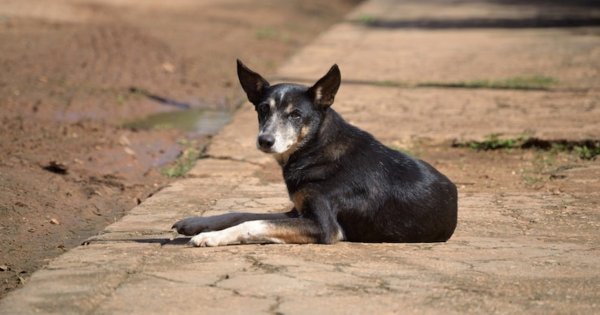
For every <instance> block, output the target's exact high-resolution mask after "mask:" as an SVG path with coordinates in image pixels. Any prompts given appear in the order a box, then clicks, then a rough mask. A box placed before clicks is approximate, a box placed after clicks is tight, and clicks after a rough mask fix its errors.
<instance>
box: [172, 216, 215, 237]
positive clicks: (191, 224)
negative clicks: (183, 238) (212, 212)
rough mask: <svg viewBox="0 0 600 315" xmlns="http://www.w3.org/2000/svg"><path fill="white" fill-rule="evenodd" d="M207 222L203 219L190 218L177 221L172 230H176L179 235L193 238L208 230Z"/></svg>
mask: <svg viewBox="0 0 600 315" xmlns="http://www.w3.org/2000/svg"><path fill="white" fill-rule="evenodd" d="M206 221H207V220H206V218H203V217H189V218H185V219H183V220H179V221H177V222H176V223H175V224H173V226H172V227H171V228H172V229H175V230H176V231H177V233H179V234H183V235H187V236H192V235H196V234H198V233H200V232H202V231H204V230H205V229H206V228H207V224H206Z"/></svg>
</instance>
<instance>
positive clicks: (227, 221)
mask: <svg viewBox="0 0 600 315" xmlns="http://www.w3.org/2000/svg"><path fill="white" fill-rule="evenodd" d="M297 216H298V212H297V211H296V210H295V209H293V210H291V211H289V212H285V213H244V212H232V213H225V214H221V215H215V216H210V217H188V218H185V219H183V220H180V221H178V222H176V223H175V224H173V226H172V227H171V228H172V229H175V230H177V233H179V234H183V235H190V236H191V235H196V234H198V233H201V232H210V231H218V230H223V229H226V228H229V227H232V226H235V225H238V224H240V223H242V222H246V221H253V220H279V219H287V218H293V217H297Z"/></svg>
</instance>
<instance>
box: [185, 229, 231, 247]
mask: <svg viewBox="0 0 600 315" xmlns="http://www.w3.org/2000/svg"><path fill="white" fill-rule="evenodd" d="M190 245H192V246H196V247H214V246H219V245H224V244H221V238H220V237H219V235H218V232H205V233H200V234H198V235H196V236H194V237H192V239H191V240H190Z"/></svg>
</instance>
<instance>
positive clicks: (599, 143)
mask: <svg viewBox="0 0 600 315" xmlns="http://www.w3.org/2000/svg"><path fill="white" fill-rule="evenodd" d="M452 146H453V147H461V148H464V147H466V148H470V149H473V150H478V151H487V150H510V149H537V150H542V151H549V152H552V153H558V152H569V153H572V154H576V155H577V156H578V157H579V158H580V159H582V160H594V159H596V157H598V156H599V155H600V140H581V141H569V140H543V139H538V138H533V137H531V136H528V135H526V134H521V135H518V136H516V137H500V134H490V135H487V136H486V137H485V139H484V140H482V141H466V142H454V143H453V144H452Z"/></svg>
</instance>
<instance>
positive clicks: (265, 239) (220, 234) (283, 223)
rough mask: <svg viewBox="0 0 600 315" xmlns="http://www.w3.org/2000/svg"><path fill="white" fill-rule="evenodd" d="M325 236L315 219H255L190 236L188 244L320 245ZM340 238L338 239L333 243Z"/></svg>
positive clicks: (321, 226)
mask: <svg viewBox="0 0 600 315" xmlns="http://www.w3.org/2000/svg"><path fill="white" fill-rule="evenodd" d="M325 234H329V233H328V232H327V231H324V228H323V225H321V224H319V223H318V221H317V220H312V219H307V218H292V219H282V220H258V221H248V222H244V223H242V224H239V225H236V226H233V227H230V228H227V229H225V230H221V231H214V232H205V233H200V234H198V235H196V236H194V237H192V239H191V240H190V244H191V245H193V246H202V247H204V246H222V245H230V244H246V243H259V244H265V243H278V244H307V243H323V242H324V241H323V240H324V239H326V238H324V235H325ZM339 235H341V234H339ZM340 239H341V237H340V238H338V239H336V240H335V241H338V240H340ZM329 242H331V241H329Z"/></svg>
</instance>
